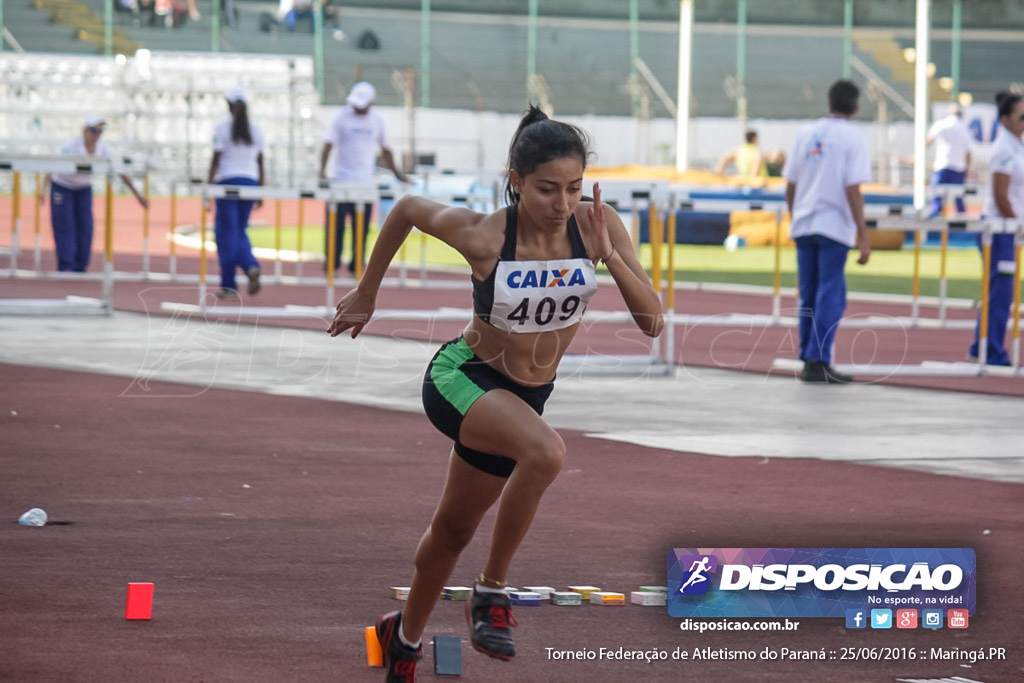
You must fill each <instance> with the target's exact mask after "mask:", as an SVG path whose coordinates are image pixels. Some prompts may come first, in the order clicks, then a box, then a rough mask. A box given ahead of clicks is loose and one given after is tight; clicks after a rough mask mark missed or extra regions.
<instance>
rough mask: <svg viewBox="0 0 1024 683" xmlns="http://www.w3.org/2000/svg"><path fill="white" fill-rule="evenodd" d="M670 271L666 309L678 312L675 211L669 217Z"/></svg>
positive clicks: (668, 273)
mask: <svg viewBox="0 0 1024 683" xmlns="http://www.w3.org/2000/svg"><path fill="white" fill-rule="evenodd" d="M666 266H667V268H666V270H667V271H668V272H667V273H666V274H665V276H666V277H665V279H666V281H667V282H668V284H667V287H668V291H667V292H666V293H665V307H666V308H667V309H668V310H669V312H670V313H671V312H673V311H675V310H676V212H675V211H674V210H673V211H672V212H670V213H669V215H668V263H667V264H666Z"/></svg>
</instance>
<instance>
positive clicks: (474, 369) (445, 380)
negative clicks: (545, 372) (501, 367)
mask: <svg viewBox="0 0 1024 683" xmlns="http://www.w3.org/2000/svg"><path fill="white" fill-rule="evenodd" d="M554 386H555V383H554V382H553V381H552V382H548V383H547V384H542V385H540V386H536V387H528V386H524V385H522V384H519V383H518V382H515V381H513V380H511V379H509V378H508V377H506V376H505V375H503V374H501V373H500V372H498V371H497V370H495V369H494V368H492V367H491V366H489V365H488V364H487V363H485V362H483V361H482V360H480V359H479V358H477V357H476V356H475V355H473V352H472V350H470V348H469V346H468V345H467V344H466V341H465V340H464V339H463V338H462V337H459V338H458V339H454V340H452V341H450V342H448V343H446V344H445V345H444V346H442V347H441V348H440V349H439V350H438V352H437V354H435V355H434V358H433V360H431V361H430V365H429V366H427V372H426V375H425V376H424V377H423V408H424V410H426V413H427V417H428V418H429V419H430V421H431V423H433V425H434V426H435V427H437V429H438V430H439V431H440V432H441V433H442V434H444V435H445V436H447V437H448V438H450V439H451V440H452V441H454V442H455V453H456V454H457V455H458V456H459V457H460V458H462V459H463V460H465V461H466V462H468V463H469V464H470V465H472V466H473V467H475V468H477V469H478V470H481V471H483V472H487V473H488V474H493V475H495V476H498V477H509V476H510V475H511V474H512V470H514V469H515V466H516V461H515V460H513V459H512V458H509V457H506V456H503V455H498V454H495V453H484V452H482V451H477V450H473V449H472V448H467V447H466V446H464V445H463V444H462V443H461V442H460V441H459V429H460V428H461V427H462V420H463V418H465V416H466V412H467V411H469V408H470V406H472V405H473V404H474V403H476V401H477V399H479V398H480V397H481V396H483V395H484V394H486V393H487V392H488V391H491V390H493V389H505V390H506V391H510V392H512V393H513V394H515V395H516V396H518V397H519V398H521V399H522V400H523V401H525V402H526V404H527V405H528V406H530V407H531V408H533V410H534V411H535V412H536V413H537V414H538V415H541V414H543V412H544V403H545V402H546V401H547V400H548V397H549V396H550V395H551V390H552V389H554Z"/></svg>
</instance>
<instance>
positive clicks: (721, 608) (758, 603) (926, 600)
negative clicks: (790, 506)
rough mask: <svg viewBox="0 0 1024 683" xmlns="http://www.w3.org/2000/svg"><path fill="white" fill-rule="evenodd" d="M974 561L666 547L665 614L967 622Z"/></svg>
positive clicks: (886, 551) (856, 551)
mask: <svg viewBox="0 0 1024 683" xmlns="http://www.w3.org/2000/svg"><path fill="white" fill-rule="evenodd" d="M975 562H976V559H975V554H974V551H973V550H972V549H970V548H674V549H672V550H671V551H670V552H669V553H668V612H669V614H670V615H672V616H677V617H791V616H793V617H795V616H799V617H839V618H843V617H846V618H849V615H850V614H851V612H852V611H853V610H857V611H863V612H864V613H865V614H868V613H870V612H871V610H878V611H881V610H896V609H898V608H905V609H912V610H922V609H925V608H936V609H939V608H942V609H948V608H951V607H952V608H958V609H961V610H964V611H965V613H966V614H969V615H973V614H974V608H975V602H976V596H975ZM915 614H916V611H915ZM890 623H891V622H890ZM871 625H872V626H874V627H875V628H878V627H879V626H878V625H877V624H875V623H872V624H871ZM915 626H916V624H915ZM890 627H891V626H890Z"/></svg>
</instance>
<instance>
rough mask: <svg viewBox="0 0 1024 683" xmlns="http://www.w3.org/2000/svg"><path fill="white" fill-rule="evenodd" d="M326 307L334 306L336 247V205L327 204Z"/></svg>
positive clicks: (332, 203)
mask: <svg viewBox="0 0 1024 683" xmlns="http://www.w3.org/2000/svg"><path fill="white" fill-rule="evenodd" d="M327 206H328V208H327V211H328V217H327V308H328V310H330V309H331V307H332V306H334V252H335V249H337V248H338V205H337V204H335V203H334V202H331V203H330V204H328V205H327Z"/></svg>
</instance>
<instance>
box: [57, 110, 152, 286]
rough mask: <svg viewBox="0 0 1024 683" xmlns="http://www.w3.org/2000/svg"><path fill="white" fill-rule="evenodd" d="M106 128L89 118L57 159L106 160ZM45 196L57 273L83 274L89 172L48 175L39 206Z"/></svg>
mask: <svg viewBox="0 0 1024 683" xmlns="http://www.w3.org/2000/svg"><path fill="white" fill-rule="evenodd" d="M106 126H107V123H106V121H104V120H103V117H101V116H99V115H98V114H89V115H88V116H86V117H85V121H84V122H83V126H82V134H81V135H80V136H79V137H76V138H74V139H72V140H69V141H68V142H67V143H66V144H65V145H64V146H63V147H61V150H60V153H61V155H62V156H74V157H95V158H97V159H109V158H110V156H111V155H110V149H109V148H108V147H107V146H106V145H105V144H103V141H102V140H101V139H100V137H101V136H102V135H103V132H104V131H105V130H106ZM121 180H122V181H123V182H124V184H125V185H126V186H127V187H128V189H129V190H131V191H132V194H134V195H135V198H136V199H138V200H139V204H141V205H142V208H144V209H145V208H149V205H148V203H147V202H146V199H145V197H143V196H142V195H141V194H139V192H138V190H136V189H135V186H134V185H133V184H132V181H131V178H129V177H128V176H127V175H123V174H122V175H121ZM47 195H49V197H50V223H51V225H52V226H53V244H54V249H55V250H56V252H57V270H60V271H66V272H73V273H84V272H85V271H86V269H87V268H88V267H89V257H90V256H91V255H92V235H93V225H94V223H93V216H92V174H91V172H89V171H83V172H77V173H53V174H49V173H48V174H46V176H45V177H44V178H43V188H42V192H40V193H39V201H40V203H42V202H43V201H44V199H43V198H44V197H46V196H47Z"/></svg>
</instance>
